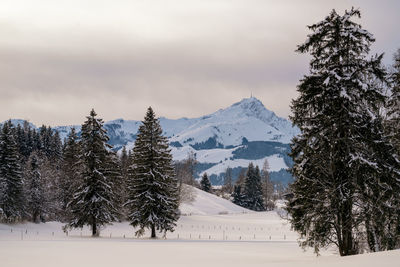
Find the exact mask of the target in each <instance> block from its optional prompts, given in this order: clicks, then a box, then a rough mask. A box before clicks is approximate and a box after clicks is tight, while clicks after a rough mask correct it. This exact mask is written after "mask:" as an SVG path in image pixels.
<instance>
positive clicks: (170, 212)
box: [126, 107, 179, 238]
mask: <svg viewBox="0 0 400 267" xmlns="http://www.w3.org/2000/svg"><path fill="white" fill-rule="evenodd" d="M131 163H132V165H131V167H130V175H129V185H128V201H127V203H126V206H127V208H128V209H129V213H128V218H129V220H130V222H131V225H132V226H133V227H139V230H137V231H136V235H137V236H141V235H143V234H144V231H145V229H146V228H147V229H150V230H151V237H152V238H155V237H156V230H159V231H164V232H166V231H174V227H175V226H176V221H177V220H178V218H179V210H178V203H179V190H178V181H177V179H176V177H175V173H174V169H173V166H172V156H171V153H170V149H169V147H168V140H167V138H166V137H164V136H163V135H162V129H161V126H160V122H159V120H158V119H157V118H156V117H155V114H154V112H153V109H152V108H151V107H149V108H148V110H147V113H146V116H145V118H144V121H143V122H142V125H141V126H140V127H139V131H138V134H137V139H136V141H135V147H134V148H133V152H132V159H131Z"/></svg>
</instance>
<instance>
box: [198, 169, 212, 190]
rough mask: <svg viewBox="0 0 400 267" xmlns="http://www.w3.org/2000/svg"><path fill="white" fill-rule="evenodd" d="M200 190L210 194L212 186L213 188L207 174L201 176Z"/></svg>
mask: <svg viewBox="0 0 400 267" xmlns="http://www.w3.org/2000/svg"><path fill="white" fill-rule="evenodd" d="M200 188H201V190H203V191H205V192H208V193H210V192H211V189H212V186H211V182H210V179H208V175H207V173H206V172H205V173H204V174H203V175H202V176H201V180H200Z"/></svg>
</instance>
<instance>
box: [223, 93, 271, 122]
mask: <svg viewBox="0 0 400 267" xmlns="http://www.w3.org/2000/svg"><path fill="white" fill-rule="evenodd" d="M226 110H236V112H237V113H238V114H240V115H245V116H247V117H255V118H257V119H259V120H261V121H264V122H270V121H271V119H273V118H274V117H277V116H276V115H275V113H274V112H272V111H270V110H268V109H267V108H266V107H265V106H264V104H263V103H262V102H261V101H260V100H259V99H258V98H256V97H253V96H252V97H249V98H243V99H242V100H241V101H239V102H237V103H235V104H233V105H232V106H230V107H229V108H227V109H226Z"/></svg>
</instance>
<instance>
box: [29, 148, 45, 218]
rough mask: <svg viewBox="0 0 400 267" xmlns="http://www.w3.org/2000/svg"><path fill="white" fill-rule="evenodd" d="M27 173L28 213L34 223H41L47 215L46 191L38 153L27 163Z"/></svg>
mask: <svg viewBox="0 0 400 267" xmlns="http://www.w3.org/2000/svg"><path fill="white" fill-rule="evenodd" d="M27 165H28V166H27V171H26V177H25V180H26V184H27V185H26V191H25V192H26V194H27V202H28V203H27V208H28V210H27V212H28V213H29V214H30V215H31V218H32V221H33V222H35V223H39V222H40V221H44V214H45V213H46V199H45V189H44V184H43V180H42V175H41V172H40V166H39V158H38V155H37V154H36V153H32V154H31V156H30V157H29V160H28V162H27Z"/></svg>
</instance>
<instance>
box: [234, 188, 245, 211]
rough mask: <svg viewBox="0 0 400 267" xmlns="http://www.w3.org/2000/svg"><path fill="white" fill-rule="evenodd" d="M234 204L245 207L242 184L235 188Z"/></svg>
mask: <svg viewBox="0 0 400 267" xmlns="http://www.w3.org/2000/svg"><path fill="white" fill-rule="evenodd" d="M232 202H233V203H234V204H236V205H238V206H241V207H244V206H245V202H244V196H243V193H242V186H241V185H240V184H236V185H235V186H234V187H233V193H232Z"/></svg>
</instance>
